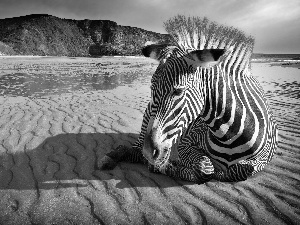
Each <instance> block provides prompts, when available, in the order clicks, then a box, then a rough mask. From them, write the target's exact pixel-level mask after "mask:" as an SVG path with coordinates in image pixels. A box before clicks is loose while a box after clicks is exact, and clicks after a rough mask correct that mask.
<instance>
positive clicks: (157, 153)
mask: <svg viewBox="0 0 300 225" xmlns="http://www.w3.org/2000/svg"><path fill="white" fill-rule="evenodd" d="M158 155H159V151H158V150H157V149H156V148H155V149H154V150H153V152H152V156H153V159H154V160H156V159H157V157H158Z"/></svg>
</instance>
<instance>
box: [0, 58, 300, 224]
mask: <svg viewBox="0 0 300 225" xmlns="http://www.w3.org/2000/svg"><path fill="white" fill-rule="evenodd" d="M271 64H272V63H271V62H266V63H262V62H255V63H252V71H253V75H254V76H255V77H256V78H257V79H258V80H259V82H260V83H261V85H262V86H263V88H264V90H265V93H266V96H267V98H268V101H269V104H270V106H271V108H272V110H273V113H274V115H275V117H276V119H277V121H278V125H279V138H280V139H279V148H278V150H277V152H276V155H275V156H274V159H273V160H272V161H271V163H270V164H269V165H268V166H266V168H265V169H264V170H263V171H262V172H260V173H259V174H257V175H255V176H254V177H252V178H250V179H248V180H247V181H243V182H238V183H221V182H216V181H210V182H208V183H206V184H202V185H197V184H193V183H189V182H185V181H180V180H174V179H172V178H169V177H167V176H164V175H160V174H153V173H150V172H149V171H148V170H147V168H146V166H143V165H139V164H129V163H120V164H119V165H118V166H117V167H116V168H115V169H114V170H111V171H100V170H96V169H95V165H96V162H97V160H98V159H100V158H102V157H103V156H104V155H105V153H107V152H109V151H111V150H113V149H115V148H116V147H117V146H118V145H120V144H124V145H127V146H131V144H132V143H134V141H135V140H136V139H137V137H138V134H139V130H140V126H141V123H142V116H143V112H144V109H145V107H146V105H147V103H148V101H149V99H150V98H149V97H150V88H149V84H150V79H151V75H152V73H153V72H154V70H155V68H156V66H157V63H156V62H154V61H152V60H150V59H146V58H142V57H127V58H126V57H117V58H113V57H104V58H68V57H42V58H37V57H15V58H14V57H1V56H0V225H10V224H11V225H19V224H22V225H26V224H49V225H50V224H176V225H179V224H222V225H225V224H230V225H232V224H299V223H300V222H299V221H300V119H299V116H300V70H299V69H298V68H297V67H283V66H282V65H280V64H276V65H274V64H272V65H271ZM298 65H299V64H298Z"/></svg>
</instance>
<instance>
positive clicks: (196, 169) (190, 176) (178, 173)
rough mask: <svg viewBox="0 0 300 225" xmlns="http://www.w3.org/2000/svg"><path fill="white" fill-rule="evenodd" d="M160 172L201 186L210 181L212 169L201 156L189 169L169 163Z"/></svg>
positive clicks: (205, 157) (207, 160)
mask: <svg viewBox="0 0 300 225" xmlns="http://www.w3.org/2000/svg"><path fill="white" fill-rule="evenodd" d="M160 172H161V173H163V174H165V175H167V176H169V177H173V178H177V179H181V180H186V181H191V182H194V183H197V184H203V183H205V182H207V181H209V180H211V179H212V177H213V174H214V167H213V165H212V162H211V161H210V159H209V158H208V157H207V156H202V157H201V158H200V160H199V161H198V162H194V163H193V164H192V165H190V167H187V166H185V165H180V164H177V163H169V164H168V165H167V166H166V167H165V168H163V169H160Z"/></svg>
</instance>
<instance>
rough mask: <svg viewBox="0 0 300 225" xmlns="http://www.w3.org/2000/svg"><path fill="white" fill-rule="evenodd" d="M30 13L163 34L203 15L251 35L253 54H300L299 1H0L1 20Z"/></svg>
mask: <svg viewBox="0 0 300 225" xmlns="http://www.w3.org/2000/svg"><path fill="white" fill-rule="evenodd" d="M34 13H46V14H50V15H54V16H57V17H61V18H68V19H94V20H96V19H101V20H112V21H115V22H117V23H118V24H120V25H127V26H134V27H140V28H143V29H146V30H151V31H155V32H159V33H165V31H164V29H163V22H164V21H166V20H167V19H168V18H170V17H173V16H175V15H177V14H185V15H188V16H201V17H203V16H207V17H208V18H209V19H210V20H213V21H216V22H218V23H220V24H225V25H230V26H235V27H237V28H239V29H241V30H243V31H244V32H245V33H246V34H250V35H252V36H254V37H255V40H256V42H255V48H254V52H256V53H259V52H262V53H300V0H1V1H0V18H9V17H16V16H23V15H28V14H34ZM0 32H1V31H0Z"/></svg>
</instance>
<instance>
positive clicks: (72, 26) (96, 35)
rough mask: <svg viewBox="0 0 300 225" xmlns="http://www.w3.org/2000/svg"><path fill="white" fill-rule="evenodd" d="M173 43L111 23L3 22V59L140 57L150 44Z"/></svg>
mask: <svg viewBox="0 0 300 225" xmlns="http://www.w3.org/2000/svg"><path fill="white" fill-rule="evenodd" d="M170 40H171V37H170V35H167V34H159V33H155V32H151V31H146V30H143V29H140V28H136V27H129V26H120V25H118V24H117V23H116V22H113V21H109V20H71V19H61V18H58V17H55V16H51V15H47V14H34V15H28V16H21V17H14V18H7V19H0V55H1V54H2V55H48V56H102V55H141V48H142V47H143V46H144V44H145V43H146V42H147V41H154V42H170Z"/></svg>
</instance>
